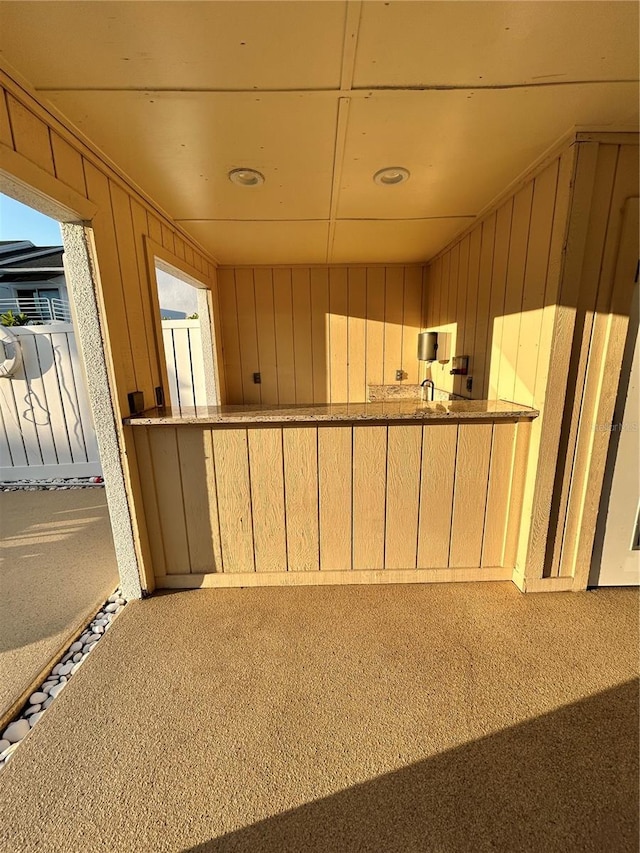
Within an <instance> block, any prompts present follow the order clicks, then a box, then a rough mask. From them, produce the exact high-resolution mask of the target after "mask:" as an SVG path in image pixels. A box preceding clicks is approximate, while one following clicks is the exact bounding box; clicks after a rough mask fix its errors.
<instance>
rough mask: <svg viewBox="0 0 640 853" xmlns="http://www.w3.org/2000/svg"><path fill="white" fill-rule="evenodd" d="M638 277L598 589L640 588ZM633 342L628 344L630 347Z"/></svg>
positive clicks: (616, 425) (615, 425)
mask: <svg viewBox="0 0 640 853" xmlns="http://www.w3.org/2000/svg"><path fill="white" fill-rule="evenodd" d="M639 308H640V306H639V304H638V276H637V274H636V283H635V293H634V298H633V305H632V307H631V318H632V320H631V324H630V330H629V331H630V334H631V335H635V345H634V351H633V361H632V364H631V373H630V376H629V388H628V392H627V401H626V403H625V406H624V414H623V417H622V422H621V423H617V424H614V428H616V427H617V428H619V433H618V435H617V436H612V440H615V439H616V438H617V439H618V440H619V444H618V452H617V456H616V460H615V466H614V469H613V479H612V481H611V494H610V498H609V507H608V511H607V520H606V525H605V532H604V540H603V545H602V561H601V563H600V573H599V576H598V580H597V584H598V586H639V585H640V542H639V541H638V536H639V532H638V513H639V511H640V391H639V386H640V347H639V346H638V310H639ZM630 343H631V342H629V345H630Z"/></svg>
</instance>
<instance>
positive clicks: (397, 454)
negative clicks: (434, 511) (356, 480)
mask: <svg viewBox="0 0 640 853" xmlns="http://www.w3.org/2000/svg"><path fill="white" fill-rule="evenodd" d="M421 453H422V427H421V426H419V425H417V424H410V425H404V424H403V425H402V426H400V425H396V424H390V425H389V430H388V445H387V517H386V548H385V568H386V569H415V567H416V556H417V542H418V515H419V505H420V467H421V466H420V458H421Z"/></svg>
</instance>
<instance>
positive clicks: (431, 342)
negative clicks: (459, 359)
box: [418, 332, 438, 361]
mask: <svg viewBox="0 0 640 853" xmlns="http://www.w3.org/2000/svg"><path fill="white" fill-rule="evenodd" d="M437 360H438V333H437V332H420V334H419V335H418V361H437Z"/></svg>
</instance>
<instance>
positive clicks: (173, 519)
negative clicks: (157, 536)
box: [149, 427, 190, 575]
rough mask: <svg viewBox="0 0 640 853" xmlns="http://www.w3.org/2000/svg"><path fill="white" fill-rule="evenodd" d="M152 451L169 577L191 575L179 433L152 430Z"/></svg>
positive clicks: (162, 429)
mask: <svg viewBox="0 0 640 853" xmlns="http://www.w3.org/2000/svg"><path fill="white" fill-rule="evenodd" d="M149 447H150V450H151V463H152V465H153V474H154V478H155V483H156V493H157V497H158V512H159V516H160V526H161V529H162V541H163V544H164V556H165V561H166V563H165V568H166V573H167V574H168V575H182V574H189V572H190V558H189V542H188V538H187V525H186V521H185V512H184V494H183V487H182V480H181V474H180V460H179V457H178V444H177V436H176V430H175V429H174V428H173V427H162V428H158V429H150V430H149Z"/></svg>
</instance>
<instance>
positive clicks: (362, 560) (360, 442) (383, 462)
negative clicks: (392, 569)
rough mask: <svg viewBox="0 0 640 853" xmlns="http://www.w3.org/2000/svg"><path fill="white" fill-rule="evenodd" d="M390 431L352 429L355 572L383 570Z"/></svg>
mask: <svg viewBox="0 0 640 853" xmlns="http://www.w3.org/2000/svg"><path fill="white" fill-rule="evenodd" d="M386 489H387V427H386V426H364V425H363V426H358V425H356V426H354V428H353V568H354V569H384V539H385V515H386Z"/></svg>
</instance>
